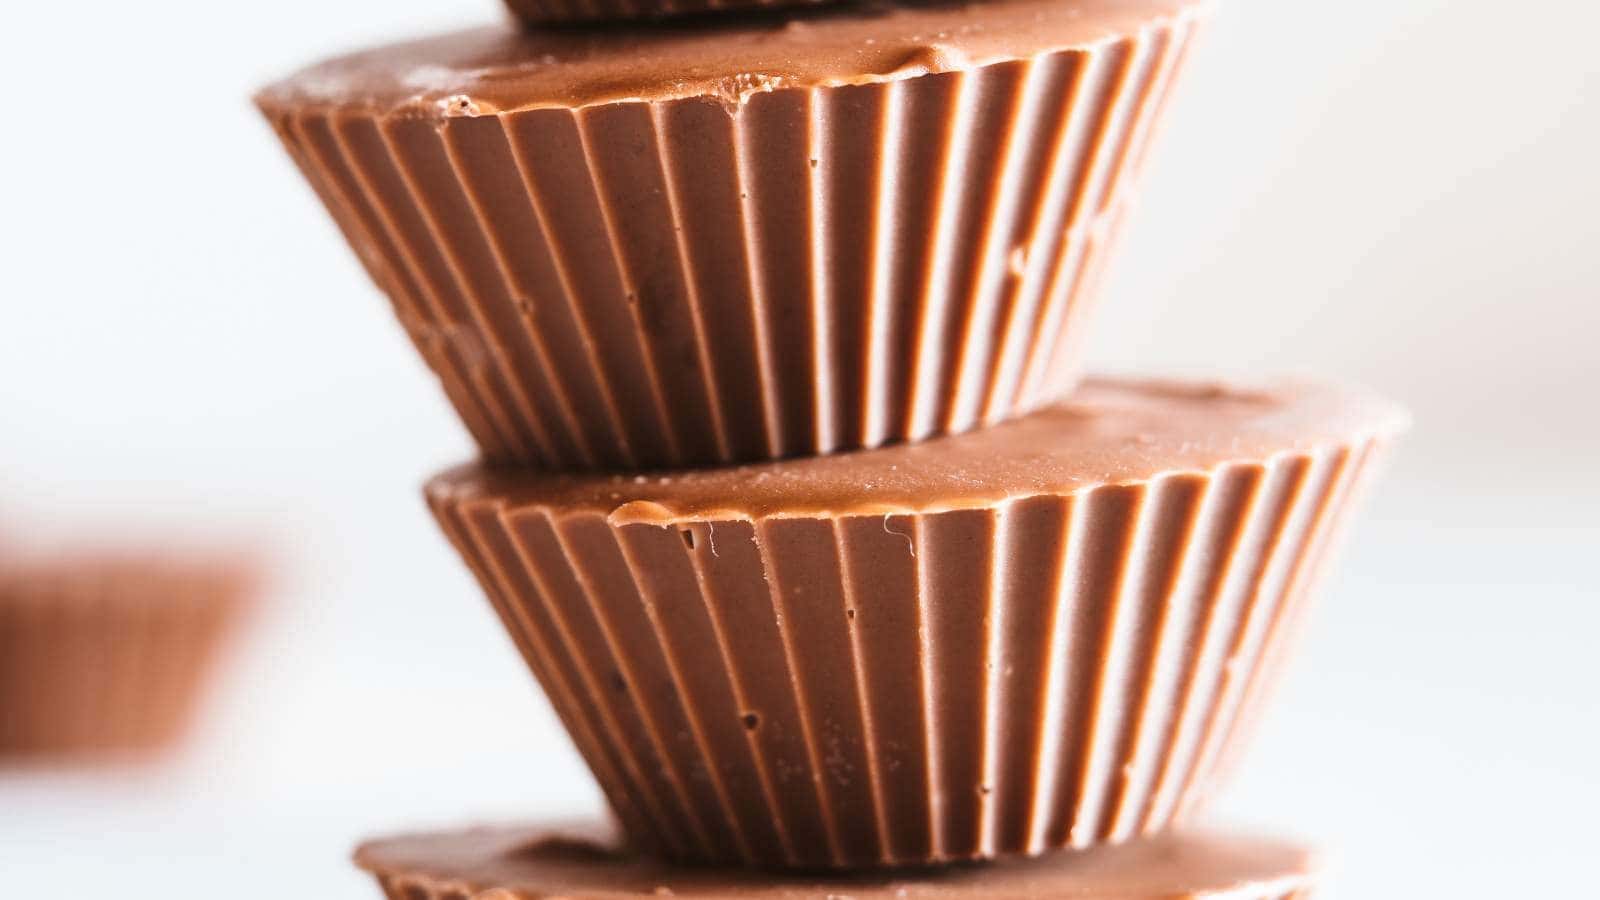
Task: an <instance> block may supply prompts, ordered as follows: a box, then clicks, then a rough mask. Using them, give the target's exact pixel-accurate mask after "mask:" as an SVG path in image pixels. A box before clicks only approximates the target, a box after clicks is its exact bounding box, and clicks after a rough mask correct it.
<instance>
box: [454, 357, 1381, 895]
mask: <svg viewBox="0 0 1600 900" xmlns="http://www.w3.org/2000/svg"><path fill="white" fill-rule="evenodd" d="M1403 425H1404V417H1403V415H1402V414H1401V413H1400V412H1399V411H1398V410H1397V409H1396V408H1395V407H1393V406H1391V405H1389V404H1387V403H1384V402H1382V401H1378V400H1373V399H1369V398H1365V397H1363V396H1361V395H1358V394H1354V393H1350V392H1345V391H1341V390H1337V389H1333V388H1328V387H1321V386H1316V385H1312V384H1305V383H1274V384H1264V385H1252V386H1241V385H1224V384H1209V383H1187V382H1164V381H1136V380H1118V379H1091V380H1089V381H1088V382H1087V383H1086V384H1085V385H1084V386H1083V387H1081V388H1080V389H1079V390H1078V391H1077V392H1075V393H1074V394H1073V395H1072V396H1071V397H1069V398H1068V399H1067V400H1066V401H1065V402H1062V403H1059V404H1057V405H1052V406H1049V407H1047V408H1044V409H1041V410H1039V411H1036V412H1034V413H1032V414H1030V415H1027V416H1024V417H1021V418H1017V419H1014V420H1011V421H1009V422H1006V423H1003V424H999V425H995V426H992V427H989V428H986V429H982V430H979V431H974V432H970V433H967V434H963V435H957V436H950V437H944V438H939V439H935V440H929V441H925V442H921V443H917V444H908V445H900V446H896V447H888V448H882V449H878V450H871V451H863V452H858V453H850V454H835V455H832V456H822V457H813V458H808V459H800V460H790V461H783V462H768V463H762V464H754V465H743V466H734V467H726V468H721V469H698V470H683V471H674V472H669V473H655V474H629V475H582V474H572V473H568V474H553V473H552V474H540V473H537V472H528V471H526V470H520V471H519V470H501V469H495V468H493V467H484V466H477V465H474V466H468V467H464V468H461V469H457V470H453V471H451V472H448V473H445V474H443V475H441V476H439V477H437V478H435V479H434V480H433V481H432V482H431V483H430V484H429V485H428V487H427V489H426V494H427V498H428V501H429V503H430V505H431V507H432V508H433V510H434V512H435V514H436V516H437V517H438V519H439V521H440V522H441V523H442V525H443V527H444V529H445V531H446V532H447V533H448V534H449V535H450V537H451V540H452V541H453V543H454V544H455V545H456V547H457V549H458V550H459V551H460V552H461V554H462V556H463V557H464V558H465V560H466V561H467V563H468V564H469V565H470V566H471V568H472V569H473V571H474V572H475V573H476V575H477V577H478V579H479V580H480V582H481V583H482V585H483V587H484V589H485V590H486V592H487V593H488V594H489V596H490V598H491V600H492V602H493V603H494V605H495V606H496V608H497V610H498V612H499V613H500V615H501V617H502V619H503V621H504V623H505V625H506V626H507V628H508V629H509V631H510V632H511V635H512V637H513V638H514V640H515V642H516V644H517V645H518V647H519V648H520V649H521V650H522V652H523V654H524V656H525V658H526V659H527V662H528V664H529V665H530V667H531V668H532V669H533V671H534V674H535V675H536V676H537V678H538V679H539V681H540V683H541V684H542V686H543V687H544V690H545V693H546V694H547V696H548V697H549V698H550V700H551V702H552V704H553V705H554V707H555V709H556V711H557V712H558V713H559V714H560V716H561V717H562V719H563V721H564V722H565V724H566V726H567V728H568V729H569V731H570V733H571V735H572V738H573V740H574V742H575V743H576V745H577V747H578V749H579V751H580V752H581V753H582V754H583V755H584V757H585V759H586V761H587V762H588V764H589V766H590V767H591V769H592V770H593V771H594V774H595V776H596V777H597V779H598V780H599V782H600V784H601V786H602V787H603V789H604V790H605V793H606V795H607V797H608V798H609V800H610V802H611V805H612V807H613V809H614V810H615V811H616V813H617V815H618V817H619V818H620V820H621V822H622V823H623V825H624V826H625V827H626V829H627V830H628V832H629V834H630V835H631V836H632V837H633V839H634V840H635V841H636V842H637V843H638V844H639V845H641V846H642V847H645V848H649V849H651V850H655V851H659V852H662V853H664V854H666V855H667V856H670V857H673V858H676V859H679V860H693V861H702V862H720V863H745V864H755V865H761V866H774V867H793V868H827V869H842V868H850V867H873V866H887V865H923V864H931V863H938V862H943V861H952V860H976V859H987V858H994V857H1000V856H1007V855H1015V854H1037V853H1040V852H1043V851H1045V850H1049V849H1054V848H1065V847H1073V848H1084V847H1089V846H1092V845H1098V844H1106V843H1116V842H1121V841H1125V840H1128V839H1131V838H1134V837H1137V836H1141V835H1146V834H1150V833H1153V832H1156V831H1159V830H1161V829H1163V828H1165V827H1167V826H1168V825H1170V824H1171V823H1173V822H1175V821H1181V820H1182V819H1183V818H1184V816H1185V814H1186V813H1188V812H1189V811H1190V810H1192V809H1193V808H1194V807H1195V806H1196V805H1197V804H1198V803H1199V802H1200V801H1202V800H1203V799H1204V797H1205V795H1206V793H1207V791H1208V789H1209V788H1210V786H1211V784H1212V780H1213V778H1212V776H1213V773H1214V771H1215V769H1216V767H1217V763H1218V760H1219V759H1220V758H1222V757H1223V756H1224V755H1225V753H1226V752H1227V751H1228V750H1229V749H1230V748H1231V747H1232V746H1234V745H1235V744H1236V743H1237V741H1238V738H1239V734H1240V729H1241V727H1242V723H1245V722H1247V721H1248V720H1249V716H1248V713H1249V712H1250V711H1251V710H1252V708H1253V707H1254V705H1255V703H1256V701H1257V699H1258V698H1259V696H1260V693H1261V690H1262V688H1263V686H1264V684H1265V679H1266V676H1265V675H1264V674H1263V673H1264V672H1266V671H1268V670H1269V669H1270V668H1271V667H1270V666H1268V665H1266V664H1265V663H1266V662H1267V661H1270V660H1273V659H1275V658H1276V657H1277V656H1279V655H1281V644H1282V642H1283V641H1282V638H1283V636H1284V635H1285V634H1286V633H1287V632H1289V631H1291V630H1292V628H1291V626H1292V623H1293V621H1294V619H1295V617H1296V614H1297V611H1298V610H1299V609H1300V607H1301V605H1302V600H1303V598H1304V597H1305V595H1306V594H1307V592H1308V589H1309V588H1310V587H1311V583H1312V581H1313V580H1314V576H1315V575H1316V574H1317V572H1318V570H1319V569H1320V568H1321V564H1322V562H1323V560H1324V558H1325V557H1326V555H1327V552H1328V550H1329V547H1330V544H1331V543H1333V541H1332V537H1333V535H1334V534H1335V532H1336V531H1337V528H1336V526H1337V525H1338V523H1339V522H1340V521H1341V519H1342V518H1343V516H1344V514H1345V512H1346V510H1347V509H1348V508H1349V507H1350V505H1351V502H1350V501H1351V497H1352V494H1353V493H1354V492H1355V489H1356V487H1357V486H1358V485H1359V484H1360V483H1361V481H1362V476H1363V475H1364V474H1366V473H1367V472H1369V471H1370V469H1371V468H1372V463H1373V460H1374V458H1375V457H1376V456H1377V455H1378V454H1379V452H1380V450H1381V449H1382V448H1383V447H1384V445H1385V444H1386V442H1387V441H1388V440H1389V439H1390V438H1391V437H1393V436H1394V435H1395V434H1396V433H1397V432H1398V431H1399V430H1400V429H1401V428H1402V427H1403Z"/></svg>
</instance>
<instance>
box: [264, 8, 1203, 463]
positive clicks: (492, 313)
mask: <svg viewBox="0 0 1600 900" xmlns="http://www.w3.org/2000/svg"><path fill="white" fill-rule="evenodd" d="M1027 2H1029V3H1034V4H1035V5H1038V3H1039V0H1027ZM1002 5H1009V6H1019V7H1020V6H1024V5H1026V4H1025V3H1022V2H1019V0H1003V2H1002ZM1047 5H1048V4H1047ZM1102 5H1104V4H1102ZM1169 5H1170V7H1171V10H1175V12H1171V11H1169V12H1168V13H1167V14H1164V15H1162V16H1160V17H1154V18H1150V19H1148V20H1140V21H1139V22H1138V23H1137V24H1128V23H1127V22H1124V21H1120V20H1119V21H1116V22H1115V23H1113V25H1108V26H1107V29H1105V31H1107V32H1109V33H1102V31H1096V30H1095V29H1093V28H1091V27H1089V25H1090V24H1092V23H1089V24H1085V23H1078V22H1074V23H1073V24H1071V25H1070V28H1072V29H1073V30H1072V31H1070V32H1067V34H1069V35H1070V37H1071V40H1069V41H1068V42H1067V43H1068V45H1067V46H1065V47H1062V48H1058V49H1053V50H1049V51H1040V52H1037V53H1031V54H1030V55H1027V56H1022V57H1018V56H1015V55H1013V56H1009V57H1007V56H1005V55H1003V54H998V53H997V52H996V51H994V50H993V48H989V47H984V48H981V49H983V51H984V52H983V54H982V59H983V60H984V61H985V62H984V64H982V65H967V64H966V63H965V62H964V61H963V60H964V57H963V56H962V49H963V48H962V40H963V38H962V37H961V33H960V32H959V31H954V30H953V31H951V32H949V34H950V35H952V36H950V37H949V39H948V40H939V41H935V40H933V39H932V38H931V34H932V33H933V32H936V31H938V30H939V29H940V28H941V27H953V23H955V24H960V25H961V26H962V27H963V28H965V27H971V28H978V27H980V25H981V22H980V24H971V23H969V21H968V20H969V18H971V17H973V16H979V17H980V18H981V13H982V9H983V8H984V5H983V4H978V5H977V6H976V7H974V9H976V10H977V12H972V11H970V10H968V9H967V7H962V6H957V7H951V8H948V9H947V8H943V7H932V8H925V9H920V8H919V9H918V10H917V11H916V12H915V15H918V16H921V17H922V19H919V20H918V21H919V22H922V21H923V20H924V19H925V20H926V22H925V24H926V25H927V27H928V29H929V32H930V37H928V38H925V39H923V40H922V42H921V43H918V42H913V41H910V40H909V39H907V40H905V41H902V42H901V43H900V44H898V45H896V47H895V48H893V49H894V52H893V53H892V54H888V51H884V53H885V54H888V55H887V56H886V58H885V59H884V60H876V59H875V60H874V62H875V63H881V64H882V66H883V67H884V69H885V70H884V71H882V72H877V73H867V74H860V75H858V76H853V77H852V78H850V79H849V80H850V82H851V83H845V84H840V83H837V81H838V79H839V78H842V77H843V76H839V75H838V74H837V73H834V72H832V70H829V71H827V72H824V73H821V74H818V73H814V72H808V73H807V75H806V77H805V78H800V77H799V76H786V75H773V76H770V77H769V76H766V75H762V74H759V72H760V71H762V70H760V69H752V68H733V67H743V66H759V65H768V66H772V67H774V70H775V71H780V72H782V71H785V70H784V69H783V68H782V66H783V65H785V63H784V61H783V60H782V59H779V58H776V57H775V58H774V59H770V60H769V59H767V58H766V57H764V56H759V55H758V53H759V52H760V51H759V48H761V47H764V46H766V45H767V44H777V45H780V46H781V41H782V40H784V39H785V38H784V37H783V32H782V30H781V29H779V31H778V34H777V36H774V35H773V29H774V28H777V27H778V25H781V24H782V23H781V22H779V23H778V25H774V24H772V23H771V22H770V21H768V20H766V19H763V20H762V22H763V23H764V24H761V25H759V26H758V25H756V24H750V25H737V26H727V25H724V26H720V27H718V28H716V29H713V28H712V26H710V25H704V26H702V25H689V26H683V27H681V28H678V29H674V30H672V31H671V32H670V33H667V34H666V35H664V36H663V37H661V38H660V41H661V42H662V43H663V45H667V47H668V49H666V50H663V49H661V47H659V46H657V45H656V44H653V43H651V41H652V40H654V39H653V38H652V37H650V36H649V35H648V34H647V33H641V32H621V33H620V36H617V37H615V38H614V39H613V38H611V37H609V36H608V33H601V34H600V35H599V36H597V35H596V34H594V33H590V32H570V33H569V32H556V33H550V32H541V33H539V34H538V35H531V34H530V35H525V36H522V37H516V36H512V35H508V34H506V33H503V32H498V31H491V32H472V33H465V34H461V35H452V36H447V37H443V38H439V39H437V40H436V41H423V42H419V43H417V44H413V45H406V46H402V47H395V48H386V49H384V50H380V51H375V52H374V53H372V54H368V55H365V56H357V57H351V58H349V59H347V60H341V61H335V62H332V63H329V64H326V66H325V67H323V68H321V69H313V70H311V71H310V72H308V73H307V74H304V75H302V76H299V77H298V78H297V79H291V80H290V81H288V82H285V83H284V84H283V85H280V86H278V87H276V88H272V89H268V90H267V91H265V92H263V94H262V95H261V96H260V97H259V98H258V100H259V103H260V106H261V108H262V110H263V111H264V112H265V113H266V115H267V117H268V118H269V119H270V120H271V122H272V124H273V125H274V127H275V128H276V129H277V132H278V134H279V135H280V136H281V138H282V139H283V141H284V143H285V144H286V146H287V147H288V149H289V151H290V153H291V154H292V155H293V157H294V158H295V160H296V161H297V162H298V163H299V164H300V166H301V168H302V170H303V171H304V173H305V175H306V177H307V178H308V179H309V180H310V181H311V183H312V184H313V185H314V186H315V188H316V189H317V192H318V194H319V195H320V196H321V197H322V199H323V200H324V202H325V203H326V205H327V206H328V208H329V209H330V210H331V211H332V213H333V216H334V218H335V219H336V220H337V221H338V222H339V223H340V224H341V226H342V227H343V229H344V231H345V233H346V236H347V237H348V238H349V240H350V242H351V243H352V245H353V246H354V247H355V248H356V249H357V251H358V252H359V254H360V256H361V258H362V259H363V260H364V261H365V262H366V264H367V266H368V268H369V270H370V271H371V273H372V275H373V277H374V278H375V279H376V280H377V282H378V284H379V285H380V286H381V287H382V288H383V289H384V290H385V291H386V292H387V293H388V295H389V296H390V298H391V300H392V301H393V303H394V306H395V309H396V311H397V312H398V313H399V315H400V318H401V321H402V322H403V324H404V325H405V327H406V330H407V331H408V332H409V333H410V335H411V337H412V339H413V341H414V342H415V344H416V346H417V347H418V349H419V350H420V351H421V353H422V355H423V357H424V359H425V360H426V361H427V363H428V365H429V366H431V367H432V368H433V370H434V371H435V372H436V373H437V374H438V376H439V378H440V380H441V381H442V382H443V386H444V389H445V391H446V393H447V394H448V395H449V397H450V400H451V402H452V403H453V404H454V406H455V408H456V409H457V411H458V412H459V414H460V416H461V418H462V420H463V422H464V423H465V424H466V426H467V428H468V429H469V430H470V431H471V433H472V434H473V436H474V438H475V439H476V441H477V443H478V445H479V447H480V448H481V449H482V452H483V454H484V456H485V457H486V458H488V459H490V460H493V461H498V462H514V463H519V464H523V465H529V466H534V467H541V468H553V469H564V470H571V469H612V470H616V469H638V468H658V467H678V466H691V465H707V464H719V463H730V462H743V461H757V460H766V459H777V458H786V457H794V456H810V455H819V454H826V453H831V452H835V451H843V450H852V449H860V448H870V447H876V446H882V445H887V444H893V443H898V442H904V441H910V440H918V439H923V438H927V437H931V436H936V435H941V434H949V433H958V432H962V431H967V430H970V429H973V428H976V427H979V426H982V425H986V424H992V423H995V422H999V421H1002V420H1004V419H1006V418H1009V417H1012V416H1014V415H1017V414H1020V413H1023V412H1026V411H1028V410H1031V409H1034V408H1037V407H1039V406H1041V405H1043V404H1045V403H1047V402H1049V401H1051V400H1053V399H1055V398H1057V397H1059V396H1060V395H1062V394H1064V393H1065V392H1067V391H1068V390H1069V389H1070V388H1071V387H1072V386H1073V385H1074V383H1075V382H1076V381H1077V380H1078V378H1079V373H1080V362H1081V352H1080V350H1079V347H1080V345H1081V343H1082V338H1083V334H1084V331H1085V328H1086V320H1087V317H1088V311H1089V309H1090V307H1091V306H1092V303H1093V300H1094V296H1095V293H1096V292H1095V285H1096V283H1097V278H1098V275H1099V273H1100V272H1101V271H1103V268H1104V265H1105V263H1106V261H1107V259H1108V257H1109V253H1110V250H1111V247H1112V239H1113V236H1114V234H1115V231H1116V228H1115V225H1116V223H1117V222H1118V221H1119V219H1120V218H1121V217H1122V216H1123V214H1124V212H1125V210H1126V208H1127V207H1128V205H1129V203H1130V202H1131V200H1132V197H1133V192H1132V190H1131V186H1132V184H1133V183H1134V182H1135V181H1136V180H1137V175H1138V172H1139V170H1140V168H1141V165H1140V162H1141V159H1142V158H1143V155H1144V152H1145V149H1146V146H1147V144H1148V140H1149V138H1150V136H1151V134H1152V133H1153V132H1154V130H1155V128H1154V126H1155V123H1156V122H1157V120H1158V119H1159V113H1160V110H1161V109H1162V107H1163V105H1164V101H1165V99H1166V98H1167V97H1168V96H1169V89H1170V88H1171V86H1172V84H1173V83H1174V76H1175V74H1176V73H1177V71H1178V70H1179V67H1180V62H1181V60H1182V59H1183V57H1184V55H1185V52H1186V50H1187V48H1188V47H1189V45H1190V38H1191V36H1192V33H1193V32H1194V31H1195V23H1196V21H1197V17H1198V16H1199V10H1200V9H1201V8H1200V7H1193V6H1190V7H1185V6H1184V5H1183V3H1182V2H1181V0H1173V2H1172V3H1171V4H1169ZM1029 8H1032V7H1029ZM896 14H897V15H898V14H899V13H896ZM905 14H906V15H911V14H912V13H910V12H906V13H905ZM1086 15H1088V14H1086ZM1151 15H1154V14H1153V13H1152V14H1151ZM863 21H865V22H866V24H867V25H870V24H873V23H875V22H877V21H878V19H873V18H871V17H869V16H868V15H867V13H865V12H862V13H850V14H845V13H839V14H838V15H819V16H815V17H812V18H808V19H805V20H803V23H802V24H804V26H805V28H804V29H802V30H801V31H800V32H797V33H803V34H804V35H814V34H817V33H822V34H823V35H824V37H826V36H827V35H829V34H833V33H834V32H839V33H841V34H842V33H844V32H845V29H847V28H853V29H861V28H864V27H866V26H865V25H863ZM941 23H944V26H941ZM1061 27H1062V28H1063V29H1065V28H1068V27H1069V26H1067V25H1063V26H1061ZM697 29H701V30H703V31H704V33H702V31H701V30H697ZM741 29H748V33H746V31H745V30H741ZM854 33H855V32H853V31H851V32H849V34H851V35H853V34H854ZM863 33H865V32H863ZM1086 34H1092V35H1098V37H1095V38H1093V39H1090V38H1087V37H1084V36H1083V35H1086ZM696 40H702V41H703V42H704V43H705V44H706V46H708V47H723V46H726V45H729V44H732V43H733V42H737V41H741V40H743V41H748V42H750V43H752V44H753V45H755V46H756V47H757V48H758V50H752V51H750V55H751V58H749V59H744V58H742V57H741V58H739V59H737V60H731V61H727V65H728V66H730V69H729V71H728V72H727V73H726V77H723V78H713V77H712V76H711V75H710V74H707V73H706V72H704V71H700V70H699V69H697V70H696V74H695V76H694V79H693V80H692V81H690V82H687V83H686V85H684V86H679V87H674V88H673V90H672V91H670V92H669V93H670V94H671V96H669V97H666V98H664V99H657V100H650V101H631V102H630V101H627V100H620V101H612V100H610V99H606V100H604V102H601V101H598V100H596V101H595V102H592V103H591V102H590V101H591V100H594V98H596V97H600V98H611V97H613V96H614V95H623V96H626V95H628V94H630V93H635V92H643V91H646V90H647V89H649V90H661V91H665V90H666V88H665V87H662V86H660V85H654V86H650V85H645V86H641V85H639V84H636V83H635V82H633V81H627V80H626V79H628V78H636V77H642V76H637V74H636V73H633V72H632V70H626V71H623V70H624V69H625V68H626V66H627V65H628V62H627V59H628V57H629V56H630V54H631V55H639V54H642V53H651V52H659V53H662V54H668V53H678V54H680V55H686V51H681V50H674V49H672V48H675V47H678V46H680V44H668V42H670V41H677V42H680V43H682V42H692V41H696ZM796 40H798V39H796ZM819 40H821V39H820V38H819ZM863 40H864V39H863ZM608 41H609V42H608ZM763 42H765V43H763ZM1042 43H1046V44H1047V43H1048V42H1042ZM577 47H581V52H580V50H579V49H574V48H577ZM463 48H465V49H463ZM908 48H909V49H908ZM544 51H550V52H548V53H545V52H544ZM563 52H565V53H569V54H570V55H571V56H572V57H573V58H574V59H575V60H577V62H574V63H573V64H572V65H573V66H578V67H580V68H581V67H584V66H586V67H588V68H582V71H581V72H579V73H577V74H574V75H573V76H572V77H573V78H574V79H579V78H580V77H581V78H583V79H587V80H585V81H583V82H582V84H580V85H578V86H575V87H573V88H572V89H571V91H568V92H565V93H564V92H562V91H561V90H560V86H559V85H556V86H552V85H551V84H549V83H547V82H548V81H549V78H548V77H546V76H531V77H543V78H545V80H544V81H540V82H538V83H537V84H536V85H534V86H531V87H526V88H525V89H519V88H518V87H517V85H518V84H520V83H521V82H518V81H517V80H516V78H517V77H520V76H513V74H511V73H514V72H516V71H518V70H517V69H516V67H515V66H514V65H513V64H512V63H510V62H507V60H523V59H535V58H544V57H546V56H549V57H552V58H556V59H558V61H563V60H564V57H562V56H561V53H563ZM772 52H773V53H776V52H777V51H776V50H774V51H772ZM373 59H377V60H378V61H377V62H372V61H371V60H373ZM674 59H676V57H674ZM441 61H447V62H443V63H442V62H441ZM473 62H482V63H483V67H482V68H481V69H473V68H471V63H473ZM721 64H722V63H721V62H718V63H716V65H721ZM683 65H685V66H687V65H688V63H687V62H685V63H683ZM707 65H712V64H710V63H708V64H707ZM367 66H372V67H374V68H380V67H381V68H383V73H384V74H383V75H381V77H380V76H370V73H366V69H365V68H364V67H367ZM613 66H614V67H615V68H616V69H617V70H618V72H619V74H617V75H616V77H617V78H618V79H619V81H621V82H622V86H620V87H617V88H615V89H614V90H608V91H604V92H601V91H600V89H598V88H592V87H591V86H590V84H591V82H594V81H603V80H604V79H603V74H604V73H605V72H606V71H608V67H613ZM535 68H537V67H535ZM701 68H702V69H703V68H704V66H702V67H701ZM346 70H351V71H354V72H355V73H356V74H354V75H350V74H349V73H348V72H347V71H346ZM391 70H393V74H392V77H391V74H390V72H391ZM435 70H444V71H445V72H446V74H444V75H439V76H438V77H439V79H440V83H441V84H442V85H443V87H442V88H441V89H440V90H437V91H425V92H423V93H422V94H420V95H418V96H417V97H416V98H413V99H411V100H404V101H402V100H400V99H398V98H391V97H390V96H389V95H388V93H383V95H382V96H383V99H382V100H379V101H375V100H374V96H375V95H374V93H373V92H374V91H390V90H391V89H392V87H393V86H392V85H390V81H392V80H398V79H401V78H402V77H403V76H402V74H400V73H401V72H402V71H404V72H412V73H415V72H428V73H434V72H435ZM458 70H460V71H475V72H488V73H489V74H480V75H478V76H475V77H476V78H477V80H476V81H473V80H466V81H463V82H462V84H463V85H469V86H470V85H478V86H479V87H478V88H477V90H478V93H473V92H472V89H470V88H469V87H461V91H462V92H459V93H452V94H448V95H444V96H438V97H437V98H435V94H443V92H444V91H446V90H451V89H454V88H455V87H456V86H457V85H456V82H455V81H454V80H452V79H453V78H454V77H455V76H452V75H450V74H449V73H453V72H457V71H458ZM715 71H717V72H720V71H721V70H720V69H718V70H715ZM752 71H754V72H757V73H758V74H751V72H752ZM497 72H503V73H506V74H505V78H503V79H499V80H496V79H497V78H498V76H497V75H495V74H494V73H497ZM812 76H815V78H814V80H816V81H819V82H821V83H811V80H812ZM368 77H370V78H372V79H373V80H376V81H378V82H380V85H379V86H378V87H374V86H373V85H371V84H368V83H366V82H365V81H363V80H362V79H363V78H368ZM429 77H433V76H432V75H430V76H429ZM460 77H461V78H466V76H465V75H461V76H460ZM791 81H798V82H799V83H798V84H797V85H795V86H790V82H791ZM575 84H577V82H575ZM535 88H537V90H535ZM541 91H542V92H543V93H541ZM551 92H553V93H551ZM573 92H576V93H575V96H577V97H579V98H580V99H578V100H573V101H569V102H570V103H572V104H573V105H563V104H562V103H560V102H557V101H556V100H552V99H551V98H552V97H564V96H568V95H569V94H572V93H573ZM401 93H402V94H403V92H401ZM685 94H686V95H685ZM524 105H528V106H527V108H524Z"/></svg>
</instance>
